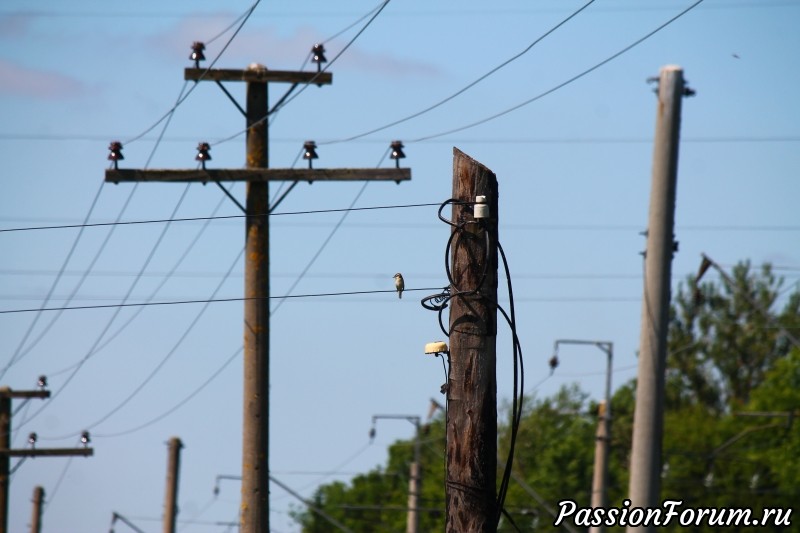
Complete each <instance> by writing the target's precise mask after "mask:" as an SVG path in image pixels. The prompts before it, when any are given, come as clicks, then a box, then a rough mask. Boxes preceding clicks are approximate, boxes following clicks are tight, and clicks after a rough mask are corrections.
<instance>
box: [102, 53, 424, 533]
mask: <svg viewBox="0 0 800 533" xmlns="http://www.w3.org/2000/svg"><path fill="white" fill-rule="evenodd" d="M184 78H185V79H186V80H194V81H196V82H199V81H213V82H216V83H217V84H218V85H219V86H220V87H221V88H222V90H223V91H224V92H225V94H226V95H227V96H228V97H229V98H230V99H231V100H232V101H233V103H234V104H235V106H236V107H237V108H238V109H239V110H240V111H241V112H242V113H243V114H244V115H245V118H246V121H247V141H246V144H247V168H246V169H206V168H205V166H206V165H205V163H206V161H207V160H208V159H209V157H208V153H207V151H208V145H207V144H205V143H201V146H200V147H198V149H200V148H201V147H202V148H204V149H205V150H206V152H205V155H203V152H202V151H200V152H199V153H198V156H197V159H198V160H199V161H201V163H202V168H201V169H197V170H132V169H118V168H116V166H117V165H116V163H117V160H116V159H115V158H114V151H113V148H112V154H111V155H110V156H109V158H110V159H112V160H114V163H115V168H113V169H108V170H106V174H105V180H106V181H107V182H112V183H119V182H122V181H163V182H197V183H207V182H213V183H216V184H217V185H218V186H219V187H220V188H221V189H222V190H223V192H224V193H225V194H226V195H227V196H229V197H230V198H231V199H232V200H233V201H234V202H236V204H237V205H238V206H239V207H240V208H241V209H242V210H243V211H244V213H245V215H247V223H246V234H245V241H246V242H245V247H246V259H245V274H244V277H245V282H244V291H245V294H244V296H245V302H244V386H243V388H244V394H243V396H244V402H243V403H244V423H243V428H244V429H243V438H242V504H241V517H240V520H241V529H240V530H241V532H242V533H267V532H268V531H269V529H270V527H269V305H270V301H269V298H270V288H269V216H268V215H269V213H270V212H271V210H272V209H274V208H275V207H276V205H277V203H280V201H281V200H282V199H283V198H284V197H285V194H286V193H284V195H283V196H281V197H280V198H279V199H278V200H277V201H276V204H275V205H273V206H272V207H270V206H269V182H270V181H291V182H294V183H293V185H292V186H294V184H296V183H297V182H300V181H308V182H313V181H358V180H370V181H395V182H397V183H399V182H400V181H406V180H409V179H411V170H410V169H408V168H391V169H390V168H382V169H374V168H373V169H353V168H350V169H347V168H345V169H312V168H308V169H268V168H267V166H268V164H269V146H268V131H267V130H268V128H267V118H268V117H269V115H270V114H271V113H272V112H274V111H275V110H276V109H277V107H278V105H279V104H281V103H282V102H283V101H285V98H286V96H288V95H289V93H291V91H292V90H294V89H295V88H296V87H297V86H298V85H300V84H310V83H313V84H316V85H329V84H330V83H331V82H332V79H333V77H332V75H331V74H330V73H329V72H295V71H281V70H268V69H267V68H266V67H265V66H263V65H256V64H253V65H250V67H248V68H247V69H245V70H234V69H203V68H187V69H186V70H185V72H184ZM223 81H228V82H242V81H244V82H246V83H247V109H246V110H244V109H242V107H241V106H240V105H239V104H238V103H237V102H236V101H235V100H233V97H232V96H231V95H230V93H229V92H228V91H227V90H226V89H225V88H224V86H223V85H222V82H223ZM270 82H273V83H277V82H284V83H291V84H292V86H291V88H290V89H289V91H288V92H287V93H286V95H284V97H283V98H281V100H280V101H279V102H278V104H276V106H275V107H273V108H272V109H271V110H270V109H269V106H268V98H267V85H268V83H270ZM116 144H118V143H116ZM114 145H115V143H112V147H114ZM116 148H118V149H119V148H121V147H120V146H117V147H116ZM309 157H310V158H311V154H309ZM314 157H316V154H314ZM310 158H309V161H310ZM118 159H121V158H118ZM309 166H310V165H309ZM222 181H245V182H247V200H246V202H245V206H242V205H241V204H239V203H238V202H237V201H236V200H235V199H233V197H232V196H231V194H230V193H229V192H228V190H227V189H225V188H224V187H223V186H222V184H221V182H222ZM289 190H291V187H289ZM287 192H288V191H287Z"/></svg>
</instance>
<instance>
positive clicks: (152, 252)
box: [25, 125, 190, 424]
mask: <svg viewBox="0 0 800 533" xmlns="http://www.w3.org/2000/svg"><path fill="white" fill-rule="evenodd" d="M165 127H166V125H165ZM189 186H190V184H188V183H187V184H186V187H185V188H184V190H183V193H182V194H181V196H180V198H178V202H177V204H176V205H175V207H174V208H173V210H172V215H171V217H174V216H175V214H176V213H177V212H178V209H180V206H181V204H183V200H184V199H185V198H186V194H187V193H188V192H189ZM169 228H170V225H169V224H167V225H166V226H164V227H163V228H162V230H161V233H160V234H159V236H158V238H157V239H156V242H155V244H153V247H152V249H151V250H150V253H149V254H148V255H147V258H146V259H145V261H144V263H143V264H142V266H141V268H140V269H139V272H138V274H137V276H136V277H135V278H134V279H133V282H132V283H131V285H130V287H128V291H127V292H126V294H125V297H124V298H123V300H122V302H123V304H124V303H125V302H127V301H128V299H129V298H130V296H131V294H132V293H133V290H134V288H135V287H136V285H137V284H138V283H139V280H140V279H141V274H142V273H143V272H144V271H145V270H147V267H148V265H149V264H150V261H152V259H153V257H154V256H155V253H156V251H157V250H158V247H159V246H160V245H161V242H162V241H163V239H164V237H165V235H166V234H167V231H168V230H169ZM113 229H114V228H112V231H113ZM110 234H111V231H110V232H109V236H110ZM105 242H108V237H107V238H106V241H105ZM101 251H102V248H101ZM98 256H99V252H98ZM98 256H95V259H96V258H97V257H98ZM92 266H93V264H92V265H90V267H89V269H88V270H87V274H88V273H89V271H90V270H91V268H92ZM82 279H86V278H85V277H84V278H82ZM74 294H75V292H74V291H73V294H72V296H74ZM120 311H122V307H118V308H116V309H115V311H114V313H113V314H112V315H111V318H109V320H108V321H107V322H106V325H105V326H104V327H103V329H102V331H101V332H100V335H98V337H97V338H96V339H95V341H94V343H92V346H91V348H89V350H88V351H87V352H86V355H84V356H83V358H82V359H81V360H80V362H79V363H78V365H77V366H76V367H75V369H74V370H73V371H72V373H71V374H70V375H69V376H68V377H67V379H66V381H64V383H63V384H62V385H61V387H60V388H59V389H58V391H56V392H55V393H54V394H53V395H52V396H51V397H50V400H51V401H50V402H47V403H45V404H44V405H43V406H42V407H40V408H39V409H38V410H37V411H36V412H34V413H33V414H32V415H31V417H30V418H29V419H28V420H26V421H25V423H26V424H27V423H28V422H30V421H31V420H33V419H34V418H36V417H37V416H38V415H39V414H41V413H42V412H43V411H44V410H45V409H47V408H48V407H49V406H50V405H52V400H54V399H55V398H57V397H58V396H59V395H60V394H61V393H62V392H63V391H64V389H66V388H67V385H69V384H70V382H71V381H72V380H73V378H74V377H75V375H76V374H77V373H78V372H79V371H80V370H81V368H82V367H83V365H84V363H86V361H88V360H89V358H90V357H92V356H93V355H95V354H96V353H97V352H98V351H99V350H98V346H99V344H100V342H101V341H102V340H103V338H104V337H105V336H106V333H108V331H109V329H110V328H111V326H112V324H113V323H114V321H115V320H116V319H117V316H119V313H120ZM60 313H61V311H59V315H58V316H60ZM53 322H55V321H53ZM40 338H41V337H40Z"/></svg>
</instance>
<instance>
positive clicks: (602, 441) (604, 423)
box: [553, 339, 614, 533]
mask: <svg viewBox="0 0 800 533" xmlns="http://www.w3.org/2000/svg"><path fill="white" fill-rule="evenodd" d="M561 344H584V345H591V346H596V347H598V348H600V350H601V351H602V352H603V353H604V354H606V392H605V398H604V399H603V400H602V401H601V402H600V406H599V408H598V413H597V414H598V418H599V419H600V420H599V422H598V423H597V432H596V433H595V447H594V474H593V476H592V507H594V508H598V507H606V506H607V505H608V454H609V451H610V448H611V372H612V367H613V364H614V363H613V361H614V343H612V342H610V341H593V340H575V339H558V340H557V341H555V343H554V345H553V357H554V358H557V357H558V347H559V346H560V345H561ZM556 364H557V359H556ZM602 532H603V527H602V526H592V527H590V528H589V533H602Z"/></svg>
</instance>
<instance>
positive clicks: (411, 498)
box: [369, 415, 422, 533]
mask: <svg viewBox="0 0 800 533" xmlns="http://www.w3.org/2000/svg"><path fill="white" fill-rule="evenodd" d="M382 418H389V419H399V420H408V421H409V422H411V423H412V424H414V460H413V461H411V465H410V466H409V474H408V512H407V516H406V533H417V532H418V531H419V494H420V490H421V489H422V483H421V481H422V464H421V463H420V457H421V453H420V452H421V444H422V443H421V442H420V436H421V435H420V431H419V430H420V418H419V417H418V416H414V415H373V416H372V429H371V430H370V432H369V436H370V439H372V438H374V437H375V422H377V421H378V420H380V419H382Z"/></svg>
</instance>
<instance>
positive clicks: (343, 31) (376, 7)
mask: <svg viewBox="0 0 800 533" xmlns="http://www.w3.org/2000/svg"><path fill="white" fill-rule="evenodd" d="M383 4H384V2H379V3H378V4H377V5H376V6H375V7H373V8H372V9H370V10H369V11H367V12H366V13H365V14H364V15H362V16H361V18H359V19H358V20H356V21H355V22H353V23H352V24H350V25H349V26H347V27H346V28H343V29H341V30H339V31H338V32H336V33H334V34H333V35H331V36H330V37H328V38H327V39H324V40H323V41H322V44H328V42H329V41H332V40H334V39H336V38H337V37H339V36H340V35H341V34H343V33H345V32H346V31H347V30H349V29H351V28H353V27H354V26H356V25H357V24H359V23H360V22H361V21H362V20H364V19H365V18H367V17H369V16H370V15H372V14H373V13H374V12H375V11H377V10H378V9H381V6H382V5H383Z"/></svg>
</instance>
